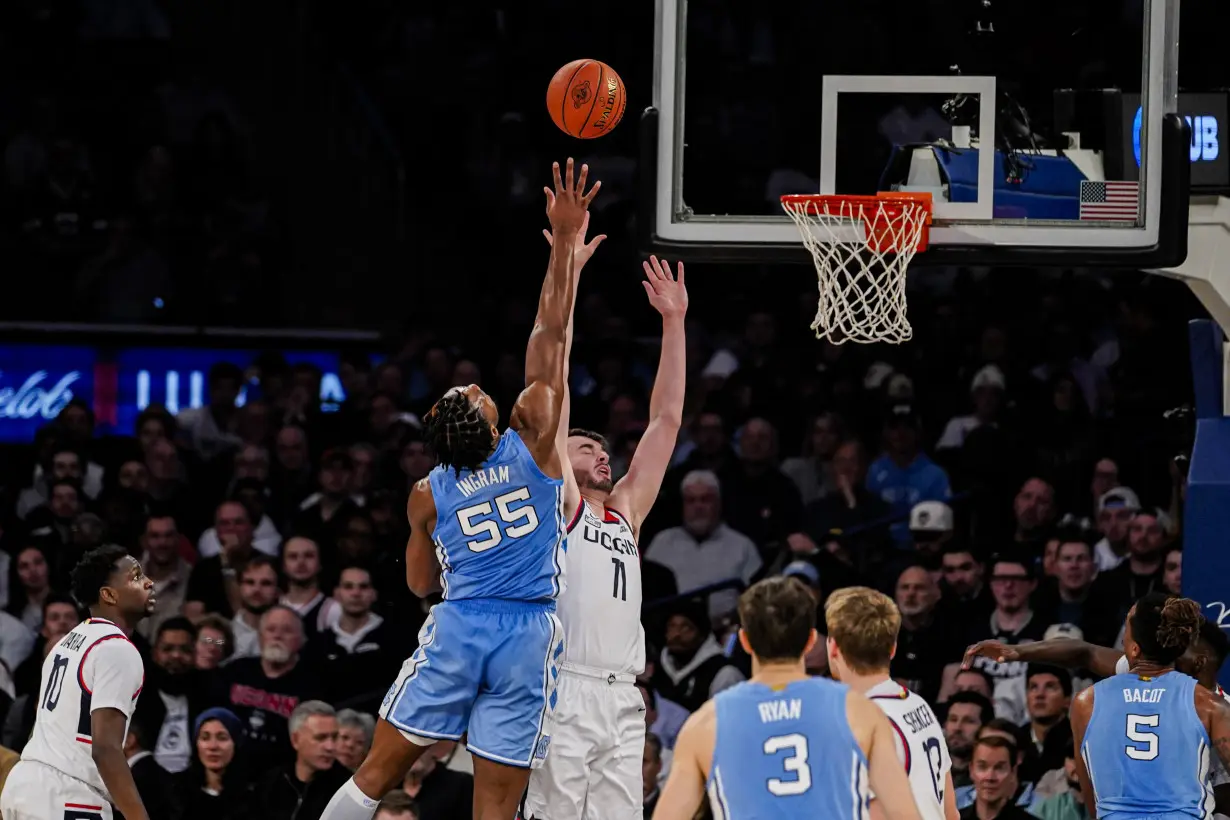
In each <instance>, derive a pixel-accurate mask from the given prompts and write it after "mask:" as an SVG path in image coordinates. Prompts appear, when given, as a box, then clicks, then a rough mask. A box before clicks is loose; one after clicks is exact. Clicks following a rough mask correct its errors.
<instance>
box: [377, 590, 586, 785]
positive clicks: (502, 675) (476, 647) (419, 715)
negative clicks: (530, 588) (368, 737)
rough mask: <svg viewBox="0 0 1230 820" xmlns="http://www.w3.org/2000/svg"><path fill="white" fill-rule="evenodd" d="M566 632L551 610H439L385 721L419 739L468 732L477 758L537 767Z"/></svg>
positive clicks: (486, 604) (396, 686)
mask: <svg viewBox="0 0 1230 820" xmlns="http://www.w3.org/2000/svg"><path fill="white" fill-rule="evenodd" d="M563 636H564V630H563V628H562V627H561V626H560V622H559V619H558V618H557V617H555V607H554V605H553V604H543V603H526V602H521V601H501V600H493V599H487V600H483V599H478V600H462V601H444V602H442V603H439V604H436V605H435V606H434V607H432V608H431V612H430V613H429V614H428V616H427V621H426V622H425V623H424V624H423V628H422V630H420V632H419V648H418V649H416V650H415V651H414V654H413V655H411V656H410V657H409V658H408V659H407V660H406V662H405V663H404V664H402V667H401V672H400V673H399V674H398V676H397V680H396V681H394V682H393V685H392V687H390V688H389V693H388V694H387V695H385V697H384V703H383V704H381V707H380V717H382V718H384V719H385V720H387V721H388V722H389V723H391V724H392V725H393V726H395V727H397V728H398V729H400V730H401V731H402V732H404V733H406V734H409V735H413V736H414V737H418V738H425V739H435V740H458V739H460V738H461V735H462V734H463V733H464V732H466V731H469V739H468V744H467V745H468V748H469V750H470V752H471V753H473V754H476V755H478V756H479V757H483V758H486V759H487V760H492V761H495V762H496V763H504V764H506V765H509V766H521V767H525V768H538V766H540V765H541V764H542V761H543V760H545V759H546V756H547V747H548V746H549V745H550V743H551V718H552V714H553V712H554V711H555V702H556V690H555V687H556V682H557V679H558V677H559V664H560V660H561V658H562V657H563V654H564V640H563Z"/></svg>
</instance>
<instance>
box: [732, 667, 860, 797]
mask: <svg viewBox="0 0 1230 820" xmlns="http://www.w3.org/2000/svg"><path fill="white" fill-rule="evenodd" d="M849 691H850V689H849V687H847V686H846V685H845V684H841V683H835V682H833V681H831V680H826V679H824V678H805V679H803V680H797V681H792V682H791V683H789V684H787V685H786V686H781V687H769V686H766V685H764V684H762V683H753V682H747V683H740V684H738V685H737V686H732V687H731V688H730V689H727V690H725V691H723V692H719V693H718V694H717V696H716V697H714V699H713V700H714V707H715V709H716V710H717V711H716V720H717V731H716V738H715V740H714V744H713V761H712V763H711V764H710V766H709V784H708V791H709V804H710V806H712V808H713V816H714V818H715V820H752V819H754V820H796V818H803V817H806V818H813V817H814V818H824V820H863V818H866V817H867V816H868V814H867V813H868V808H867V806H868V803H869V802H870V799H871V796H870V793H869V791H868V780H867V758H866V756H865V755H864V754H863V750H862V748H861V747H860V746H859V745H858V741H857V740H856V739H855V737H854V733H853V732H852V731H851V730H850V722H849V718H848V717H847V716H846V698H847V696H848V693H849Z"/></svg>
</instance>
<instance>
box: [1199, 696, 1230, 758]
mask: <svg viewBox="0 0 1230 820" xmlns="http://www.w3.org/2000/svg"><path fill="white" fill-rule="evenodd" d="M1196 694H1197V698H1198V699H1199V700H1203V701H1204V702H1205V703H1207V704H1208V705H1207V707H1206V708H1207V713H1208V716H1209V719H1208V723H1207V724H1206V728H1207V729H1208V732H1209V741H1210V743H1212V745H1213V751H1215V752H1216V753H1217V757H1218V759H1219V760H1221V763H1222V765H1223V766H1225V767H1226V768H1227V769H1230V704H1227V703H1226V701H1225V700H1224V699H1223V698H1222V697H1220V696H1219V695H1215V694H1213V693H1212V692H1209V691H1208V690H1207V689H1197V690H1196ZM1199 700H1198V701H1197V702H1198V703H1199ZM1201 705H1203V704H1201Z"/></svg>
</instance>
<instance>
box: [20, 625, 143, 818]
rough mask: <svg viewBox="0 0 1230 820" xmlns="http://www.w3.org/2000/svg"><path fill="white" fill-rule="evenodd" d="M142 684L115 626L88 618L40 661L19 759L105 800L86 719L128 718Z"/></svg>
mask: <svg viewBox="0 0 1230 820" xmlns="http://www.w3.org/2000/svg"><path fill="white" fill-rule="evenodd" d="M144 682H145V667H144V666H143V664H142V662H141V654H140V653H139V652H137V648H136V647H135V646H133V645H132V641H130V640H128V637H127V636H126V635H124V633H123V631H121V630H120V628H119V627H118V626H116V625H115V624H113V623H112V622H111V621H108V620H106V619H105V618H88V619H86V620H84V621H82V622H81V623H79V624H77V626H75V627H73V630H72V631H71V632H69V633H68V634H67V635H65V636H64V637H63V638H62V639H61V640H60V642H59V643H57V644H56V645H55V646H53V647H52V648H51V651H50V652H48V653H47V657H46V658H44V659H43V673H42V681H41V683H40V686H39V690H38V692H36V693H33V694H32V695H31V697H36V698H38V707H37V710H36V711H35V713H34V731H33V732H32V733H31V734H30V741H29V742H28V743H27V744H26V746H25V748H24V749H23V750H22V753H21V759H22V760H32V761H35V762H38V763H42V764H44V765H46V766H50V767H51V768H53V769H56V770H58V771H60V772H62V773H64V774H66V775H68V776H69V777H72V778H75V779H77V780H80V781H82V782H84V783H86V784H87V785H89V786H90V787H92V788H93V789H95V790H96V791H98V792H99V793H100V794H101V795H102V796H104V797H106V798H107V799H108V800H110V799H111V796H110V794H108V792H107V788H106V786H104V785H103V782H102V777H101V776H99V774H98V767H97V766H96V765H94V758H93V757H92V756H91V754H90V752H91V749H92V746H93V737H92V733H91V724H90V715H91V714H92V713H93V712H94V711H95V710H97V709H118V710H119V711H120V712H122V713H123V714H124V716H125V717H126V718H129V719H131V718H132V712H133V709H135V708H136V706H137V696H138V695H140V694H141V687H142V686H143V685H144Z"/></svg>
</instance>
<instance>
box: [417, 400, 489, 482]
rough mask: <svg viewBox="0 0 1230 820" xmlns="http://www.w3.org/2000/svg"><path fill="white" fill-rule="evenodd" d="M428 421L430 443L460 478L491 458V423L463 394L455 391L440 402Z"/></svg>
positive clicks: (441, 461)
mask: <svg viewBox="0 0 1230 820" xmlns="http://www.w3.org/2000/svg"><path fill="white" fill-rule="evenodd" d="M425 421H426V423H427V444H428V445H429V446H430V447H431V449H433V450H435V452H436V456H437V457H438V458H439V460H440V463H441V464H445V465H447V466H449V467H452V468H453V471H454V472H455V473H456V474H457V477H458V478H460V477H461V471H462V470H477V469H478V468H479V467H481V466H482V464H483V462H484V461H486V460H487V459H488V458H489V457H490V456H491V445H492V435H491V424H490V423H489V422H488V421H487V418H486V416H484V415H483V411H482V410H481V409H480V408H479V406H478V405H477V404H475V403H474V402H471V401H470V400H469V399H468V398H466V396H465V394H464V393H462V392H460V391H456V392H453V393H449V394H448V395H446V396H445V397H444V398H442V399H440V400H439V401H438V402H436V406H435V407H433V408H431V412H430V413H428V414H427V418H426V419H425Z"/></svg>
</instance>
